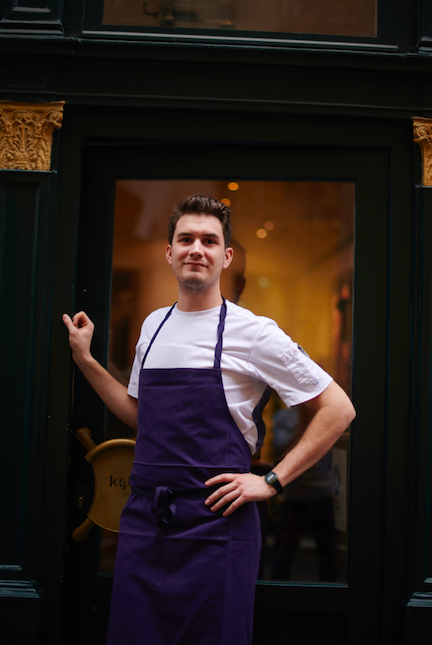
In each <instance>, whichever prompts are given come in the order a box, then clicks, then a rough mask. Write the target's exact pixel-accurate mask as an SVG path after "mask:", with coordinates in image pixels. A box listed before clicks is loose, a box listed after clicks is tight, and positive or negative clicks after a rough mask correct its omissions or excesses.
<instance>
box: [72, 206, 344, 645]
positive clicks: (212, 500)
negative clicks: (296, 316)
mask: <svg viewBox="0 0 432 645" xmlns="http://www.w3.org/2000/svg"><path fill="white" fill-rule="evenodd" d="M230 236H231V225H230V211H229V209H228V208H227V207H226V206H225V205H224V204H222V203H220V202H217V201H216V200H215V199H213V198H210V197H204V196H202V195H193V196H191V197H189V198H185V199H183V200H182V201H181V202H179V204H177V206H176V207H175V208H174V213H173V216H172V217H171V220H170V223H169V244H168V246H167V250H166V258H167V261H168V263H169V264H170V265H171V267H172V269H173V272H174V274H175V276H176V278H177V281H178V302H177V303H176V305H175V306H173V307H171V308H164V309H160V310H157V311H155V312H153V313H152V314H150V316H148V318H147V319H146V320H145V321H144V324H143V327H142V330H141V335H140V339H139V341H138V344H137V348H136V356H135V361H134V366H133V369H132V374H131V379H130V382H129V387H128V390H126V388H125V387H123V386H122V385H121V384H119V383H117V381H115V380H114V379H113V378H112V377H111V376H110V375H109V374H108V373H107V372H106V371H105V370H104V369H103V368H102V367H101V366H100V365H99V364H98V363H97V362H96V361H95V360H94V359H93V358H92V356H91V353H90V343H91V338H92V334H93V324H92V323H91V321H90V320H89V319H88V317H87V316H86V314H84V313H83V312H81V313H78V314H75V316H74V317H73V319H72V320H71V319H70V318H69V316H67V315H64V316H63V320H64V323H65V325H66V326H67V328H68V330H69V341H70V346H71V348H72V353H73V358H74V361H75V362H76V364H77V365H78V367H79V368H80V369H81V371H82V372H83V374H84V376H85V377H86V378H87V380H88V381H89V382H90V384H91V385H92V386H93V388H94V389H95V390H96V392H97V393H98V394H99V395H100V396H101V398H102V399H103V401H104V402H105V403H106V404H107V405H108V407H109V408H110V409H111V410H112V412H113V413H114V414H116V415H117V416H118V417H120V418H121V419H122V420H123V421H124V422H125V423H127V424H129V425H130V426H132V427H138V434H137V442H136V450H135V462H134V467H133V470H132V473H131V479H130V481H131V487H132V492H131V496H130V498H129V500H128V503H127V504H126V506H125V509H124V511H123V514H122V520H121V527H120V540H119V548H118V552H117V560H116V571H115V575H114V589H113V600H112V606H111V618H110V628H109V637H108V642H109V644H110V645H134V644H136V645H138V644H145V645H175V644H178V645H188V644H190V645H234V644H235V645H248V644H249V643H250V641H251V637H252V617H253V602H254V589H255V580H256V576H257V570H258V564H259V557H260V548H261V544H260V542H261V539H260V529H259V519H258V515H257V510H256V504H254V502H257V501H262V500H266V499H269V498H270V497H272V496H273V495H275V494H276V493H277V492H281V491H282V490H283V487H284V486H285V485H286V484H288V483H289V482H290V481H292V480H293V479H295V478H296V477H298V476H299V475H300V474H301V473H302V472H303V471H304V470H306V469H307V468H309V467H310V466H311V465H312V464H314V463H315V462H316V461H318V459H320V458H321V457H322V456H323V455H324V454H325V453H326V452H327V451H328V450H329V449H330V448H331V446H332V445H333V444H334V442H335V441H336V440H337V439H338V437H339V436H340V435H341V434H342V432H343V431H344V430H345V429H346V428H347V427H348V425H349V424H350V422H351V421H352V419H353V418H354V416H355V412H354V409H353V407H352V404H351V402H350V401H349V399H348V397H347V396H346V394H345V393H344V392H343V391H342V390H341V388H339V386H338V385H336V384H335V383H334V382H333V381H332V379H331V377H330V376H329V375H328V374H326V373H325V372H324V371H323V370H321V369H320V368H319V367H318V366H317V365H316V364H315V363H313V362H312V361H311V360H310V359H309V358H308V357H307V356H306V355H305V353H304V352H303V351H302V350H301V349H300V348H298V347H297V345H296V344H295V343H293V342H292V341H291V339H290V338H288V337H287V336H286V335H285V334H284V333H283V332H282V331H281V330H280V329H279V328H278V327H277V325H276V323H274V322H273V321H271V320H269V319H267V318H263V317H257V316H254V315H253V314H251V313H250V312H249V311H247V310H244V309H242V308H240V307H237V306H236V305H234V304H232V303H230V302H226V301H225V300H224V299H223V298H222V296H221V292H220V276H221V273H222V271H223V270H224V269H226V268H227V267H228V266H229V265H230V263H231V260H232V257H233V250H232V248H231V247H230V246H229V243H230ZM268 386H271V387H272V388H274V389H275V390H276V391H277V392H278V393H279V394H280V396H281V397H282V398H283V399H284V401H285V403H287V405H289V406H291V405H297V404H299V403H303V402H306V403H307V405H308V406H309V407H310V408H311V409H312V410H313V411H314V412H315V415H314V417H313V419H312V421H311V423H310V425H309V426H308V428H307V429H306V431H305V432H304V434H303V436H302V438H301V440H300V441H299V442H298V443H297V444H296V445H295V446H294V447H293V449H292V450H291V451H290V452H289V453H288V454H287V455H286V456H285V457H284V459H283V460H282V461H281V462H280V463H278V464H277V466H276V467H275V469H274V471H272V472H271V473H269V474H268V475H266V477H260V476H258V475H254V474H251V473H250V472H249V468H250V459H251V455H252V454H253V453H254V451H255V446H256V443H257V439H258V437H257V433H258V428H259V427H260V423H259V410H260V409H261V407H262V402H263V400H264V397H265V393H266V390H267V388H268Z"/></svg>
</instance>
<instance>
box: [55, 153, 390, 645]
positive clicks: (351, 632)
mask: <svg viewBox="0 0 432 645" xmlns="http://www.w3.org/2000/svg"><path fill="white" fill-rule="evenodd" d="M387 162H388V159H387V153H386V152H385V151H361V150H357V151H350V150H339V151H329V150H324V149H301V148H289V147H282V146H260V147H258V146H256V147H253V146H241V145H238V146H236V145H232V146H229V147H228V146H226V145H224V146H218V145H206V146H205V151H204V149H203V147H202V146H199V145H197V146H193V145H190V144H189V145H181V144H179V145H171V146H169V145H142V146H101V147H98V146H89V147H88V148H87V149H86V150H85V155H84V165H83V189H82V204H81V219H80V239H79V262H78V278H77V298H76V309H77V310H79V309H84V310H85V311H87V313H88V314H89V316H90V317H91V318H92V319H93V320H94V322H95V324H96V332H95V338H94V343H93V346H92V349H93V353H94V356H95V357H96V358H97V359H98V360H100V361H101V362H102V363H103V364H105V365H108V357H109V352H108V347H109V337H110V312H111V293H112V275H113V273H112V257H113V248H112V247H113V231H114V205H115V188H116V182H117V180H119V179H128V180H130V179H136V180H138V179H146V180H150V179H155V180H169V179H176V180H179V179H183V180H191V179H193V180H202V181H203V180H206V181H219V182H225V183H226V182H227V181H229V180H232V179H233V178H235V179H236V181H238V182H239V183H241V181H242V180H244V181H251V180H260V181H276V180H277V181H280V182H288V181H289V182H305V181H308V182H317V181H320V182H342V183H343V182H345V183H353V182H354V183H355V209H356V210H355V241H356V250H355V263H354V279H353V284H354V287H353V292H354V332H353V378H352V395H353V400H354V403H355V405H356V408H357V414H358V420H357V421H356V422H355V424H354V430H355V431H354V434H353V438H352V449H351V458H350V508H349V531H348V536H349V544H348V550H349V553H350V559H349V566H348V570H347V580H346V581H343V582H332V583H325V582H318V581H311V582H298V581H297V582H296V581H291V582H277V583H275V582H272V581H266V580H263V581H260V582H259V583H258V584H257V596H256V619H255V640H256V643H261V642H264V640H268V639H269V638H273V637H277V636H278V635H279V634H280V631H281V629H282V630H283V629H286V626H287V625H289V630H290V636H293V634H295V633H296V630H297V629H298V630H299V633H300V631H301V633H302V635H303V637H305V635H306V631H305V629H306V630H307V634H308V637H309V638H310V639H312V638H314V639H315V638H316V639H318V638H319V637H320V635H321V636H322V630H323V629H325V631H326V633H328V634H329V638H330V637H331V639H332V640H334V641H335V642H340V643H345V642H346V643H349V645H354V644H356V643H360V642H363V641H364V640H365V639H366V638H367V639H368V641H369V642H373V640H372V639H371V634H378V632H379V627H378V624H379V608H380V596H379V593H380V586H379V580H380V575H381V557H380V556H381V546H382V514H381V508H382V489H383V474H382V463H383V458H384V452H383V451H384V433H383V428H384V425H385V424H384V414H385V410H384V397H383V396H382V394H383V392H384V389H385V375H386V362H385V361H386V350H385V348H386V343H385V338H386V326H385V320H386V288H387V243H386V242H387V218H386V216H385V214H386V213H387V210H388V203H387V173H388V163H387ZM179 169H181V171H179ZM383 214H384V215H383ZM167 216H168V214H167ZM371 232H373V234H372V233H371ZM363 339H367V351H364V345H363V344H362V343H361V340H363ZM363 342H364V340H363ZM370 356H373V357H374V369H373V371H371V369H370ZM371 411H373V412H372V413H371ZM365 420H367V422H365ZM72 425H73V429H74V431H76V430H77V429H78V428H80V427H82V426H87V427H89V428H90V429H91V430H92V433H93V438H94V440H95V441H96V443H99V442H101V441H103V440H104V438H105V437H106V411H105V409H104V406H103V405H102V404H101V403H100V402H99V400H98V398H97V397H96V395H94V394H93V392H92V391H91V388H89V386H88V385H87V384H86V382H85V380H84V379H83V378H82V376H81V374H80V373H79V371H78V370H75V375H74V395H73V410H72ZM84 453H85V451H84V449H83V448H82V446H81V445H80V444H79V442H78V441H76V443H75V445H72V453H71V479H72V485H71V499H70V529H71V531H72V530H73V528H74V527H75V526H76V525H78V524H79V523H81V522H82V520H83V518H85V512H86V509H87V508H88V505H89V503H90V500H91V496H92V489H93V476H92V473H91V470H90V468H89V465H88V464H87V463H86V462H85V459H84ZM366 464H367V468H365V465H366ZM80 497H83V498H84V502H83V503H82V504H81V508H80V504H79V503H78V501H77V500H78V499H79V498H80ZM100 547H101V536H100V532H99V529H97V528H96V529H94V530H93V531H92V532H91V533H90V534H89V537H88V539H87V541H86V542H85V543H82V544H78V543H73V542H71V544H70V547H69V550H68V563H67V565H68V578H69V581H70V582H69V590H70V593H69V596H68V599H67V607H68V612H69V615H70V620H69V624H70V626H71V627H70V630H71V638H72V642H74V638H75V639H76V638H77V636H78V635H79V636H80V642H82V643H86V642H88V643H90V642H91V643H95V642H98V643H99V642H101V643H102V642H103V641H104V632H105V629H106V619H107V615H108V602H109V596H110V587H111V576H110V574H108V573H104V572H101V569H100V565H99V562H100ZM108 568H109V567H108ZM365 589H367V590H368V591H367V593H365ZM365 614H367V616H368V620H367V624H365V621H364V615H365ZM77 617H78V618H77ZM83 625H85V626H86V629H85V630H84V629H83V628H82V626H83ZM377 642H378V641H377Z"/></svg>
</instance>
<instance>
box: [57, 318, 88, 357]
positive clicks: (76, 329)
mask: <svg viewBox="0 0 432 645" xmlns="http://www.w3.org/2000/svg"><path fill="white" fill-rule="evenodd" d="M62 320H63V322H64V324H65V325H66V327H67V329H68V332H69V345H70V347H71V350H72V356H73V359H74V361H75V362H76V363H78V362H80V360H86V359H88V358H90V357H91V353H90V345H91V341H92V338H93V331H94V324H93V323H92V321H91V320H90V318H89V317H88V316H87V314H86V313H84V311H80V312H79V313H76V314H75V315H74V317H73V318H72V319H71V318H70V316H68V315H67V314H63V316H62Z"/></svg>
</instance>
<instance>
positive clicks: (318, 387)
mask: <svg viewBox="0 0 432 645" xmlns="http://www.w3.org/2000/svg"><path fill="white" fill-rule="evenodd" d="M226 303H227V316H226V319H225V330H224V333H223V348H222V359H221V369H222V382H223V386H224V390H225V396H226V400H227V403H228V408H229V410H230V413H231V415H232V417H233V419H234V421H235V422H236V424H237V425H238V427H239V429H240V430H241V432H242V433H243V435H244V438H245V439H246V441H247V443H248V444H249V447H250V450H251V452H252V454H253V453H254V452H255V448H256V444H257V440H258V430H257V427H256V425H255V423H254V421H253V418H252V414H253V411H254V409H255V407H256V406H257V404H258V403H259V401H260V399H261V397H262V395H263V393H264V391H265V389H266V386H267V385H269V386H270V387H272V388H273V389H274V390H276V392H277V393H278V394H279V396H280V397H281V399H282V400H283V401H284V403H285V404H286V405H287V406H288V407H290V406H293V405H298V404H299V403H303V402H305V401H309V400H310V399H313V398H314V397H316V396H318V395H319V394H321V392H323V390H325V388H326V387H327V386H328V385H329V384H330V383H331V381H332V378H331V376H329V374H327V372H325V371H324V370H322V369H321V368H320V367H319V366H318V365H317V364H316V363H314V362H313V361H312V360H311V359H310V358H309V357H308V356H307V355H306V353H305V352H304V351H303V350H302V349H301V348H299V346H298V345H297V344H296V343H294V342H293V341H292V340H291V338H290V337H289V336H287V335H286V334H285V333H284V332H283V331H282V330H281V329H280V328H279V327H278V326H277V324H276V323H275V322H274V321H273V320H271V319H270V318H265V317H263V316H255V314H253V313H251V312H250V311H248V310H247V309H243V308H242V307H238V306H237V305H235V304H233V303H232V302H229V301H228V300H227V301H226ZM169 309H170V308H169V307H164V308H162V309H157V310H156V311H154V312H153V313H151V314H150V315H149V316H148V317H147V318H146V319H145V321H144V323H143V325H142V328H141V334H140V337H139V340H138V343H137V346H136V353H135V360H134V364H133V367H132V373H131V376H130V381H129V387H128V393H129V394H130V395H131V396H133V397H135V398H138V384H139V373H140V369H141V363H142V359H143V357H144V354H145V352H146V350H147V347H148V344H149V343H150V341H151V339H152V338H153V335H154V334H155V332H156V330H157V328H158V327H159V325H160V323H161V322H162V320H163V319H164V317H165V316H166V314H167V312H168V311H169ZM219 312H220V307H215V308H214V309H207V310H205V311H194V312H186V311H179V310H178V309H177V306H176V307H174V309H173V311H172V313H171V316H170V317H169V318H168V320H167V321H166V322H165V324H164V325H163V326H162V329H161V330H160V332H159V334H158V335H157V337H156V340H155V341H154V343H153V345H152V347H151V348H150V351H149V353H148V356H147V358H146V361H145V363H144V369H152V368H153V369H154V368H159V369H161V368H162V369H163V368H212V367H213V362H214V354H215V346H216V342H217V328H218V323H219Z"/></svg>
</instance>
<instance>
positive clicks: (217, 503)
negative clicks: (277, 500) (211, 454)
mask: <svg viewBox="0 0 432 645" xmlns="http://www.w3.org/2000/svg"><path fill="white" fill-rule="evenodd" d="M217 484H225V485H224V486H221V487H220V488H218V489H217V490H215V491H214V493H212V494H211V495H210V496H209V497H208V498H207V499H206V501H205V503H206V505H207V506H210V507H211V508H210V510H211V511H218V510H219V509H221V508H223V507H224V506H226V505H227V504H229V506H228V508H227V509H225V511H224V512H223V513H222V515H223V516H224V517H227V516H228V515H231V513H234V511H235V510H236V509H238V508H239V507H240V506H242V504H245V503H246V502H259V501H261V500H264V499H269V498H270V497H273V495H275V494H276V490H275V489H274V488H273V486H270V485H269V484H267V483H266V482H265V480H264V477H260V476H259V475H253V474H252V473H222V474H221V475H216V477H212V478H211V479H208V480H207V481H206V482H205V485H206V486H215V485H217Z"/></svg>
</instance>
